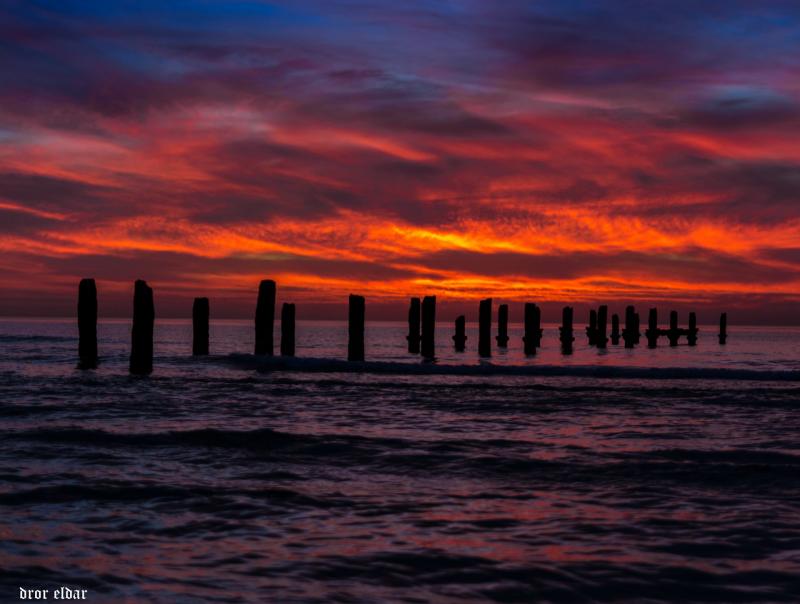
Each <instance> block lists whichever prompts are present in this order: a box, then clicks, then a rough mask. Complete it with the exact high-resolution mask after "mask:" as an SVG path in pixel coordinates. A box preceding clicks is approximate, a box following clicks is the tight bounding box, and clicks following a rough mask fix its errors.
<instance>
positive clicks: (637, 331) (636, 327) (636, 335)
mask: <svg viewBox="0 0 800 604" xmlns="http://www.w3.org/2000/svg"><path fill="white" fill-rule="evenodd" d="M641 328H642V323H641V320H640V319H639V313H638V312H635V313H633V343H634V344H638V343H639V340H641V339H642V332H641ZM631 348H633V346H631Z"/></svg>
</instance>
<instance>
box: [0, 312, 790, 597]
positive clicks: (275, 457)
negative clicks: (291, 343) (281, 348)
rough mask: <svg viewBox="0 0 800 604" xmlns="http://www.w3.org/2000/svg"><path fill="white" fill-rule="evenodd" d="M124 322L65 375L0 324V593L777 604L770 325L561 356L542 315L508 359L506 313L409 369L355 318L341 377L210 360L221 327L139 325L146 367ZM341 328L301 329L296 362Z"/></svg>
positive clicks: (781, 426)
mask: <svg viewBox="0 0 800 604" xmlns="http://www.w3.org/2000/svg"><path fill="white" fill-rule="evenodd" d="M128 330H129V326H128V323H127V322H105V323H102V324H101V325H100V338H101V341H100V353H101V356H102V364H101V366H100V368H99V369H98V370H96V371H89V372H80V371H78V370H76V369H75V368H74V367H75V362H76V359H75V349H76V339H75V330H74V326H73V325H72V323H71V322H57V321H11V320H4V321H0V378H2V379H0V429H2V435H1V437H0V530H2V533H1V535H2V540H0V594H2V595H0V601H16V600H17V597H18V590H19V587H30V588H35V587H49V588H51V589H52V588H54V587H58V586H61V585H66V586H70V587H81V588H86V589H88V590H89V600H90V601H93V602H121V601H130V602H148V601H152V602H206V601H213V602H241V601H269V602H332V601H333V602H336V601H339V602H364V603H367V602H378V601H390V602H401V601H402V602H429V601H435V602H463V601H503V602H534V601H553V600H555V601H570V602H574V601H589V600H606V601H608V600H614V601H623V600H628V601H637V602H638V601H653V602H659V601H680V602H686V601H721V602H734V601H786V602H790V601H797V600H798V594H800V472H798V470H800V417H799V415H798V414H799V413H800V411H799V409H800V407H799V406H798V402H799V401H800V378H798V373H797V372H798V371H800V348H799V347H798V342H800V331H798V330H797V329H788V328H786V329H778V328H772V329H754V328H732V330H731V331H732V335H731V339H730V341H729V344H728V346H726V347H720V346H718V345H717V344H716V340H715V338H714V337H713V334H714V333H715V332H716V330H715V329H714V328H713V327H707V328H703V329H702V331H701V340H700V345H699V346H698V347H697V348H689V347H686V346H681V347H679V348H676V349H670V348H668V347H666V346H662V347H660V348H659V349H657V350H655V351H650V350H647V349H646V348H645V347H639V348H637V349H636V350H634V351H626V350H624V349H621V348H611V349H610V350H609V351H608V352H607V353H600V352H598V351H596V350H594V349H589V348H587V347H585V345H584V342H583V338H581V337H580V334H577V333H576V335H577V336H578V342H577V344H578V346H577V348H576V351H575V354H574V355H573V356H572V357H569V358H563V357H562V356H561V355H560V354H559V352H558V348H557V341H556V340H555V337H556V336H555V330H554V328H553V327H552V326H550V327H548V329H547V330H546V333H545V346H544V348H543V349H542V350H541V351H540V354H539V355H538V356H537V358H536V359H533V360H526V359H524V357H522V355H521V351H520V343H519V337H520V335H521V334H520V328H519V326H513V328H512V330H511V331H512V334H511V335H512V348H510V349H509V351H508V352H507V353H505V354H496V355H495V356H494V357H493V359H492V361H491V363H490V364H487V363H480V362H479V361H478V359H477V358H476V355H475V354H474V352H468V353H466V354H465V355H456V354H455V353H453V352H451V351H450V347H449V346H448V345H447V344H448V340H449V335H450V333H449V330H448V329H442V330H441V332H440V333H438V334H437V338H438V345H439V348H438V352H439V359H438V362H437V363H436V364H435V365H433V367H437V368H439V369H437V370H436V371H429V370H428V369H425V370H423V371H421V372H420V371H418V369H417V368H418V366H419V361H418V360H416V359H414V358H409V357H408V355H406V354H405V353H404V351H403V346H404V335H405V327H404V326H403V325H401V324H373V325H369V327H368V341H367V355H368V357H369V358H370V359H373V360H374V361H377V362H376V363H374V364H373V365H369V364H368V366H367V368H368V369H372V370H373V371H372V372H370V373H351V372H347V371H345V370H344V369H346V367H340V366H338V365H336V364H331V363H329V362H325V361H320V360H315V361H301V362H298V363H297V364H296V365H291V366H289V368H288V369H279V370H275V369H274V367H273V368H272V369H271V370H266V369H269V367H268V366H265V365H263V364H259V363H255V364H254V363H253V359H252V357H248V356H246V355H232V354H231V353H236V352H239V353H242V352H243V353H247V352H249V351H250V350H251V347H252V333H251V331H252V329H251V325H250V323H248V322H241V323H239V322H218V323H215V324H213V325H212V351H213V352H215V355H214V356H212V357H211V358H209V359H206V360H202V361H198V360H193V359H192V358H191V357H190V356H189V352H190V349H191V348H190V347H191V326H190V325H189V324H188V323H185V322H159V323H158V324H157V332H156V335H157V342H156V355H157V358H156V362H155V365H156V370H155V373H154V374H153V375H152V376H151V377H149V378H131V377H129V376H128V375H127V373H126V370H127V364H126V363H127V351H128V337H129V331H128ZM468 335H469V336H470V340H468V346H470V345H471V348H473V349H474V345H475V343H476V340H477V335H476V333H475V331H474V329H472V330H471V331H469V332H468ZM345 339H346V326H344V325H341V324H337V323H316V324H315V323H300V324H299V325H298V355H301V356H302V357H313V358H314V359H325V358H341V357H342V355H343V351H344V350H345ZM412 363H413V365H412ZM404 364H405V365H404ZM452 366H461V369H453V370H451V369H449V368H450V367H452ZM463 366H467V367H469V368H470V369H468V370H464V369H463ZM404 367H406V369H404ZM424 367H431V366H430V365H426V366H424ZM495 367H501V368H505V369H498V370H495V369H494V368H495ZM603 367H605V368H606V369H605V370H603V369H602V368H603ZM609 367H611V368H613V371H614V374H613V375H614V376H615V377H613V378H611V379H609V378H604V377H602V376H603V375H607V374H604V373H603V371H608V368H609ZM442 368H444V369H442ZM554 368H555V369H554ZM651 368H652V369H654V370H656V371H655V372H652V371H650V369H651ZM669 368H679V369H680V370H681V371H675V372H672V373H670V371H672V370H671V369H669ZM259 369H260V370H259ZM688 369H691V370H692V371H687V370H688ZM719 369H724V370H725V371H724V372H722V373H720V372H719V371H718V370H719ZM659 371H660V372H661V373H659ZM665 377H669V378H670V379H661V378H665ZM656 378H658V379H656ZM678 378H680V379H678ZM740 378H741V379H740ZM7 596H8V597H7Z"/></svg>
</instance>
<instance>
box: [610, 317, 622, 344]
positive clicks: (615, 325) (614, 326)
mask: <svg viewBox="0 0 800 604" xmlns="http://www.w3.org/2000/svg"><path fill="white" fill-rule="evenodd" d="M619 337H620V335H619V315H618V314H617V313H614V314H613V315H611V344H612V345H614V346H617V345H618V344H619Z"/></svg>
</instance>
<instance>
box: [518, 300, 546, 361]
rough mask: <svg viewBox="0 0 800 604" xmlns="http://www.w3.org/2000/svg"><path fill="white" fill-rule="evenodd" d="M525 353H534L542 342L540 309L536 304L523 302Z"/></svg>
mask: <svg viewBox="0 0 800 604" xmlns="http://www.w3.org/2000/svg"><path fill="white" fill-rule="evenodd" d="M522 341H523V342H524V343H525V354H526V355H534V354H536V349H537V348H538V347H539V346H541V344H542V311H541V309H540V308H539V307H538V306H537V305H536V304H531V303H530V302H526V303H525V336H524V337H523V338H522Z"/></svg>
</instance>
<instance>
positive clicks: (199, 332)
mask: <svg viewBox="0 0 800 604" xmlns="http://www.w3.org/2000/svg"><path fill="white" fill-rule="evenodd" d="M209 314H210V307H209V303H208V298H195V299H194V303H193V304H192V354H193V355H194V356H205V355H207V354H208V316H209Z"/></svg>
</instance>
